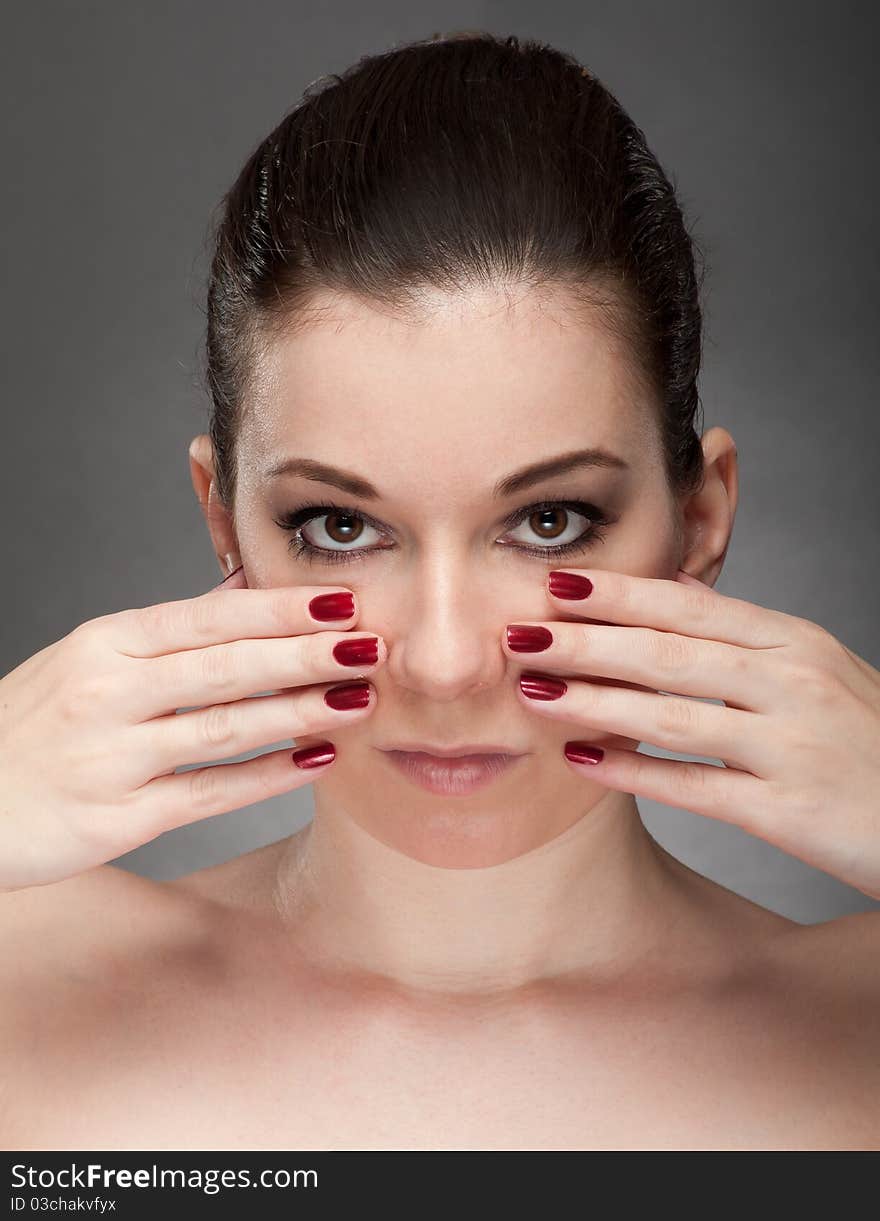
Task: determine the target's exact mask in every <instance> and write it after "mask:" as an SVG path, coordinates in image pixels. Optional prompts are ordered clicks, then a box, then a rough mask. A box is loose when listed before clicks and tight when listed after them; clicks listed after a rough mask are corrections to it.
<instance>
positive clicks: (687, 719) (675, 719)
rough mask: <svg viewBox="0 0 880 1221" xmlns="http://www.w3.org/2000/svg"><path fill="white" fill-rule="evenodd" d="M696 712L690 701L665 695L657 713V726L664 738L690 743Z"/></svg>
mask: <svg viewBox="0 0 880 1221" xmlns="http://www.w3.org/2000/svg"><path fill="white" fill-rule="evenodd" d="M696 712H697V709H696V707H695V706H694V704H693V703H692V702H691V701H690V700H687V699H682V698H680V697H678V696H671V695H665V696H663V697H662V702H661V704H660V707H659V710H658V712H657V726H658V728H659V729H660V730H661V732H662V733H663V734H664V735H665V736H667V737H668V738H671V739H672V740H673V741H675V742H678V741H690V740H691V739H692V737H693V730H694V718H695V716H696Z"/></svg>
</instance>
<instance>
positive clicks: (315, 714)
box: [135, 681, 376, 776]
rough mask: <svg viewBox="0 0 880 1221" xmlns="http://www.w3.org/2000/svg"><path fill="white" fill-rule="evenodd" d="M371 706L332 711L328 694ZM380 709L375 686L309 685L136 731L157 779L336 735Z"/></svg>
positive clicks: (149, 724) (164, 720)
mask: <svg viewBox="0 0 880 1221" xmlns="http://www.w3.org/2000/svg"><path fill="white" fill-rule="evenodd" d="M361 691H362V692H363V695H364V696H365V697H366V700H367V702H366V703H365V704H363V705H362V706H360V707H348V708H345V709H339V708H332V707H331V706H330V705H329V704H328V703H327V702H326V700H325V698H324V697H325V695H326V694H327V693H328V692H332V693H333V695H334V696H338V695H340V694H343V695H349V694H350V695H351V696H352V698H353V697H354V696H355V695H360V693H361ZM375 705H376V693H375V689H374V688H373V686H372V684H371V683H368V682H361V681H355V682H347V683H329V684H325V685H324V686H314V687H306V688H303V689H301V690H300V691H298V692H297V693H296V694H293V695H264V696H259V697H256V698H253V699H243V700H237V701H234V702H233V703H229V704H215V705H213V706H212V707H210V708H202V709H199V710H198V711H195V712H185V713H180V714H178V715H173V716H164V717H156V718H155V719H153V720H152V721H146V722H144V724H142V725H138V726H136V727H135V732H136V733H138V734H139V735H140V736H139V740H138V749H137V757H138V762H139V763H140V761H141V760H143V766H144V769H145V773H146V774H147V775H148V776H158V775H161V774H162V773H163V772H167V771H171V770H173V769H174V768H176V767H182V766H184V765H185V764H186V763H194V762H196V761H198V762H200V763H207V762H212V761H214V760H216V759H225V758H229V756H230V755H241V754H244V753H245V751H249V750H258V749H260V748H265V747H266V746H267V745H268V744H269V743H271V742H278V741H280V740H281V739H283V738H300V737H303V736H305V735H306V734H315V733H318V734H327V735H328V736H329V737H331V738H332V737H333V735H334V733H335V732H336V731H338V730H339V729H340V728H342V727H344V726H345V725H348V724H353V723H354V721H356V720H358V719H360V718H362V717H365V716H369V715H370V713H371V711H372V710H373V708H374V707H375Z"/></svg>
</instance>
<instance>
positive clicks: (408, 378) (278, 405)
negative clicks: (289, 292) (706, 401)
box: [239, 289, 656, 496]
mask: <svg viewBox="0 0 880 1221" xmlns="http://www.w3.org/2000/svg"><path fill="white" fill-rule="evenodd" d="M655 415H656V406H655V405H654V403H653V401H652V396H651V394H650V392H649V391H648V389H647V388H646V387H644V386H643V385H642V384H641V380H640V378H639V376H638V373H637V370H636V366H635V362H634V361H633V359H632V357H631V355H630V353H629V350H628V348H627V346H626V341H625V340H623V339H619V338H617V337H616V336H615V335H614V334H612V333H611V332H610V331H609V329H608V327H607V326H606V325H604V324H603V323H602V321H601V320H600V318H599V316H598V315H593V314H592V313H590V312H587V311H585V310H584V309H583V308H580V309H574V308H572V307H571V304H570V303H569V301H568V300H567V299H566V298H565V297H563V296H562V295H554V294H552V293H549V292H543V293H538V292H536V291H535V290H531V289H513V290H510V291H501V290H485V291H483V290H480V291H477V292H474V293H471V294H468V295H467V296H464V295H458V294H456V295H454V296H453V295H450V294H446V293H442V292H439V291H436V292H434V291H429V292H426V293H424V294H423V296H422V297H421V298H420V310H419V314H418V316H417V317H416V318H413V317H412V316H409V317H407V318H402V317H400V316H397V315H395V314H394V313H392V312H391V311H389V310H386V309H382V308H381V307H378V306H376V305H374V304H367V303H365V302H362V301H359V300H357V299H355V298H353V297H344V298H343V297H340V296H338V295H331V294H329V293H328V294H324V295H323V296H321V297H319V298H316V299H315V307H314V310H313V311H312V312H311V313H310V315H309V320H308V322H307V324H306V325H300V326H297V328H296V329H295V330H294V331H292V332H291V333H288V334H280V335H277V336H275V337H273V338H272V339H271V340H269V341H267V343H266V345H265V347H264V350H263V352H262V354H261V355H260V357H259V360H258V363H257V368H256V370H255V376H254V382H253V386H252V395H251V396H250V399H249V402H248V407H247V412H246V416H245V419H244V421H243V425H242V432H241V437H240V444H239V463H240V476H241V477H242V478H243V479H244V478H248V479H249V481H250V478H253V479H254V480H256V481H259V478H260V475H261V473H262V472H263V471H264V470H265V469H266V468H267V467H269V466H270V465H272V464H273V462H274V461H278V460H280V459H281V458H284V457H292V456H306V457H309V458H313V459H316V460H318V461H322V460H323V461H326V462H329V463H336V464H338V465H344V466H348V467H351V468H353V469H356V470H358V471H360V472H362V473H363V474H364V475H366V476H367V477H368V478H369V479H370V480H371V481H373V482H374V483H377V484H378V485H380V486H381V487H383V488H389V489H391V488H393V489H395V492H399V493H400V494H401V495H405V494H406V492H407V491H411V492H413V493H417V492H418V493H420V494H422V495H424V494H425V492H426V490H428V489H429V487H430V485H431V484H432V483H433V482H434V481H436V482H437V484H438V489H439V487H441V486H442V488H443V491H444V494H445V495H447V496H448V495H449V493H450V491H453V490H455V489H456V488H457V489H459V490H460V491H461V492H462V494H465V493H467V492H468V491H474V492H476V491H478V490H480V489H483V488H484V487H491V486H492V485H493V484H494V483H495V482H496V481H497V480H498V479H499V478H502V477H503V476H504V475H505V474H507V473H508V472H509V471H511V470H513V469H517V468H519V467H521V466H524V465H526V464H528V463H529V462H534V461H535V460H536V459H540V458H541V457H544V456H548V455H552V454H557V453H560V452H563V451H566V450H571V449H576V448H580V447H587V446H595V447H601V448H606V449H610V450H611V451H612V452H615V453H618V454H620V455H621V456H622V457H625V459H626V461H627V462H629V463H630V464H631V465H632V466H634V467H637V466H638V465H639V457H640V455H642V458H643V460H644V461H645V462H649V461H651V460H652V459H653V456H654V450H655V448H656V446H655V438H654V435H653V434H654V432H655ZM249 477H250V478H249Z"/></svg>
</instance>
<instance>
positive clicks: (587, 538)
mask: <svg viewBox="0 0 880 1221" xmlns="http://www.w3.org/2000/svg"><path fill="white" fill-rule="evenodd" d="M560 508H561V509H571V510H573V511H574V512H575V513H580V514H582V515H583V516H584V517H588V518H589V519H590V522H591V526H590V528H589V529H587V530H585V531H584V533H583V534H582V535H581V536H580V537H579V538H576V539H572V540H571V542H568V543H563V544H561V546H559V547H523V546H520V545H517V544H505V546H512V547H513V549H514V550H516V551H524V552H525V553H526V554H527V555H533V556H536V557H537V558H539V559H547V558H552V559H553V560H555V559H556V558H557V556H560V555H570V554H572V553H573V552H576V551H583V550H585V549H586V548H587V547H588V546H589V545H590V544H591V543H594V542H602V541H603V540H604V538H605V529H606V527H608V526H610V525H613V519H612V518H609V517H606V515H605V514H604V513H602V511H601V509H598V508H597V507H596V506H595V505H592V504H590V503H589V502H587V501H583V500H542V501H539V502H538V503H537V504H533V505H529V506H528V507H527V508H525V509H518V510H517V511H516V513H513V514H511V516H510V517H508V518H507V519H506V521H504V522H503V526H504V529H505V531H507V530H512V529H514V528H515V527H516V526H518V525H520V523H521V522H523V521H525V520H526V518H527V517H530V516H531V514H532V513H540V512H543V511H544V510H546V509H560ZM330 513H340V514H342V515H343V516H347V517H356V518H358V519H359V520H360V521H363V522H366V524H367V525H368V526H372V527H373V529H374V530H378V531H379V532H380V533H383V531H382V527H381V526H379V525H378V523H377V522H375V521H373V519H372V518H370V517H369V516H367V515H366V514H365V513H362V512H361V511H360V510H358V509H355V508H352V507H351V506H350V505H338V504H305V505H300V506H299V507H298V508H294V509H289V510H288V511H287V512H286V513H283V514H282V515H281V517H280V518H275V524H276V525H277V526H280V527H281V529H282V530H290V531H297V533H295V534H294V535H293V537H292V538H291V540H290V543H289V545H288V546H289V550H290V551H291V552H292V553H293V554H294V555H295V556H297V557H298V558H300V557H301V558H303V559H305V560H307V561H308V562H309V563H311V562H312V561H313V560H316V559H317V560H319V561H320V562H322V563H330V564H339V563H347V562H350V561H352V560H355V559H362V558H363V557H364V556H366V555H369V554H370V553H371V552H373V551H386V550H388V548H386V547H375V546H374V547H359V548H352V549H351V550H349V551H344V550H339V551H335V550H332V549H330V548H325V547H316V546H315V545H314V544H313V543H310V542H308V540H307V539H304V538H302V536H301V535H300V534H299V530H300V528H301V527H302V526H304V525H306V524H307V523H308V522H310V521H313V520H314V519H315V518H317V517H323V516H324V515H325V514H330Z"/></svg>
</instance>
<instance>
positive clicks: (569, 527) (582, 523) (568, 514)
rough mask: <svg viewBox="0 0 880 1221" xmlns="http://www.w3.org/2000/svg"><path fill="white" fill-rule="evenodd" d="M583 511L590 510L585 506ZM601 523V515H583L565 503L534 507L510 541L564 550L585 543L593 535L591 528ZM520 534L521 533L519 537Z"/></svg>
mask: <svg viewBox="0 0 880 1221" xmlns="http://www.w3.org/2000/svg"><path fill="white" fill-rule="evenodd" d="M581 508H582V509H589V506H588V505H586V504H583V505H581ZM601 521H602V517H601V514H599V513H598V512H597V513H596V514H593V513H592V511H591V512H590V513H582V512H580V511H577V510H575V509H574V508H572V507H571V506H570V505H566V504H547V505H533V506H532V508H531V509H530V510H529V511H528V512H527V513H525V514H524V515H523V516H522V517H521V519H520V521H519V523H518V525H517V526H516V528H515V530H514V531H513V532H512V533H511V534H509V535H508V536H507V538H508V539H509V540H510V541H512V542H514V543H517V544H520V545H524V546H525V547H529V546H530V545H534V546H538V547H539V546H540V544H541V543H552V544H556V547H551V548H550V550H557V549H558V550H561V549H562V548H563V547H566V546H568V545H569V544H574V543H577V542H580V541H582V540H586V539H587V538H588V537H589V536H590V534H591V526H592V525H594V524H595V523H597V522H601ZM520 531H521V532H522V533H519V534H518V533H517V532H520Z"/></svg>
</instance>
